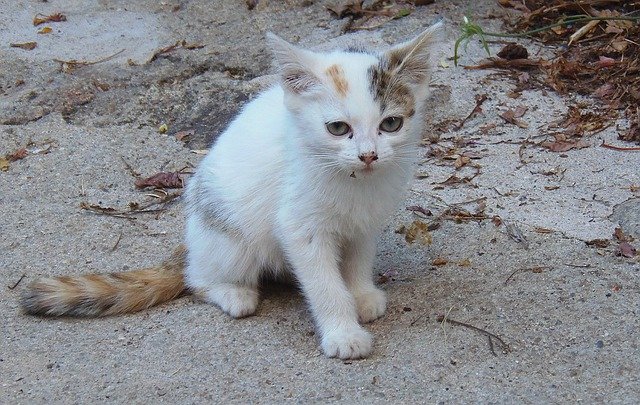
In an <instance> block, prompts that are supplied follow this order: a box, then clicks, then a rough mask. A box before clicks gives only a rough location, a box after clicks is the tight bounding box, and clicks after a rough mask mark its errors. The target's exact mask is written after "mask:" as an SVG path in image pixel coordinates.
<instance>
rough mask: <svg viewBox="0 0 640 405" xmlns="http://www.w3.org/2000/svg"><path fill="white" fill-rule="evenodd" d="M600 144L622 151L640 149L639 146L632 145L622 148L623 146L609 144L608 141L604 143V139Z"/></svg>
mask: <svg viewBox="0 0 640 405" xmlns="http://www.w3.org/2000/svg"><path fill="white" fill-rule="evenodd" d="M600 146H601V147H603V148H607V149H613V150H618V151H623V152H629V151H638V150H640V146H633V147H630V148H624V147H621V146H615V145H609V144H608V143H605V142H604V141H603V142H602V144H601V145H600Z"/></svg>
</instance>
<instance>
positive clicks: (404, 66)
mask: <svg viewBox="0 0 640 405" xmlns="http://www.w3.org/2000/svg"><path fill="white" fill-rule="evenodd" d="M441 40H442V22H437V23H436V24H433V25H432V26H431V27H429V28H427V29H426V30H424V31H423V32H422V33H421V34H420V35H418V36H417V37H416V38H414V39H412V40H411V41H407V42H404V43H402V44H399V45H396V46H394V47H393V48H391V49H390V50H388V51H387V52H385V53H384V58H385V61H386V63H387V69H388V70H389V72H390V73H391V74H392V75H393V74H395V75H399V76H401V77H402V79H403V81H407V82H409V83H412V84H416V85H422V84H426V82H427V81H428V80H429V78H430V76H431V70H432V67H433V65H434V64H435V56H434V53H435V52H434V49H433V48H434V46H435V45H436V44H437V43H439V42H440V41H441Z"/></svg>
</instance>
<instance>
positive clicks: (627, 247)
mask: <svg viewBox="0 0 640 405" xmlns="http://www.w3.org/2000/svg"><path fill="white" fill-rule="evenodd" d="M637 253H638V251H637V250H636V248H635V247H633V246H631V244H630V243H629V242H620V245H618V254H619V255H620V256H622V257H635V255H636V254H637Z"/></svg>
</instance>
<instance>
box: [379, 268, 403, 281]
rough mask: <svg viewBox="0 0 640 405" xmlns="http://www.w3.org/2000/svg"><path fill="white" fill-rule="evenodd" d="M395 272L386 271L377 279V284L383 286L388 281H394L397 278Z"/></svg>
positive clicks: (396, 272)
mask: <svg viewBox="0 0 640 405" xmlns="http://www.w3.org/2000/svg"><path fill="white" fill-rule="evenodd" d="M398 274H399V273H398V271H397V270H393V269H391V270H387V271H385V272H384V273H380V274H379V277H378V284H384V283H386V282H388V281H396V277H398Z"/></svg>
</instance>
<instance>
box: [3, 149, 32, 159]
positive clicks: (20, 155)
mask: <svg viewBox="0 0 640 405" xmlns="http://www.w3.org/2000/svg"><path fill="white" fill-rule="evenodd" d="M28 154H29V151H28V150H27V149H26V148H20V149H18V150H17V151H15V152H13V153H11V154H9V155H7V156H6V158H7V160H8V161H9V162H15V161H16V160H20V159H24V158H25V157H27V155H28Z"/></svg>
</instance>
